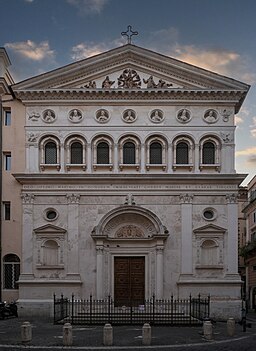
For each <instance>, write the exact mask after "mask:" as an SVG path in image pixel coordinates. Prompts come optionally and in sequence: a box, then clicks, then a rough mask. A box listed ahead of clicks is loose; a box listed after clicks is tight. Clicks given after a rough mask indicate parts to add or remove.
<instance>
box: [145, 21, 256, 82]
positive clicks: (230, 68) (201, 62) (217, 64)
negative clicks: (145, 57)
mask: <svg viewBox="0 0 256 351" xmlns="http://www.w3.org/2000/svg"><path fill="white" fill-rule="evenodd" d="M146 47H151V48H152V50H155V51H160V52H162V53H163V54H165V55H168V56H171V57H174V58H176V59H178V60H181V61H185V62H187V63H190V64H192V65H195V66H198V67H202V68H205V69H207V70H210V71H213V72H216V73H219V74H222V75H225V76H228V77H233V78H235V79H238V80H241V81H243V82H246V83H248V84H254V83H256V72H255V66H254V62H251V59H250V58H249V57H247V56H245V55H243V54H242V55H241V54H240V53H238V52H236V51H234V50H227V49H225V48H213V47H209V46H208V47H200V46H196V45H183V44H182V42H181V39H180V33H179V31H178V29H177V28H174V27H170V28H167V29H162V30H158V31H155V32H152V33H149V35H148V39H147V40H146Z"/></svg>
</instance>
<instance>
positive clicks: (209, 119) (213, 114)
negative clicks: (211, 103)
mask: <svg viewBox="0 0 256 351" xmlns="http://www.w3.org/2000/svg"><path fill="white" fill-rule="evenodd" d="M203 119H204V121H205V122H206V123H210V124H211V123H216V122H217V120H218V112H217V111H215V110H213V109H211V110H207V111H206V112H205V114H204V117H203Z"/></svg>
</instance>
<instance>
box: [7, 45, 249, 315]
mask: <svg viewBox="0 0 256 351" xmlns="http://www.w3.org/2000/svg"><path fill="white" fill-rule="evenodd" d="M248 88H249V87H248V86H247V85H246V84H244V83H241V82H238V81H235V80H233V79H229V78H227V77H223V76H220V75H217V74H215V73H212V72H209V71H205V70H203V69H200V68H197V67H194V66H191V65H188V64H185V63H183V62H180V61H177V60H174V59H171V58H169V57H165V56H162V55H159V54H157V53H155V52H152V51H149V50H145V49H142V48H139V47H136V46H134V45H130V44H128V45H125V46H123V47H120V48H117V49H114V50H111V51H109V52H107V53H103V54H101V55H97V56H95V57H92V58H89V59H86V60H83V61H80V62H79V63H74V64H72V65H68V66H65V67H62V68H60V69H58V70H55V71H52V72H49V73H45V74H43V75H40V76H37V77H34V78H31V79H29V80H26V81H24V82H20V83H18V84H16V85H14V86H13V87H12V89H13V92H14V94H15V96H16V98H17V99H19V101H20V105H21V106H22V107H24V115H23V116H24V117H25V119H26V123H25V149H26V167H25V171H24V172H22V171H21V172H17V173H15V174H14V177H15V179H16V181H17V182H18V183H19V184H21V185H22V192H21V199H22V208H23V210H22V211H23V229H22V233H23V234H22V248H23V249H22V274H21V276H20V279H19V289H20V292H19V294H20V295H19V302H20V305H21V306H22V308H23V311H24V314H25V313H29V314H31V313H38V311H40V313H49V310H47V306H49V309H50V307H51V304H52V296H53V293H56V294H58V295H59V294H60V293H63V294H64V295H65V296H70V295H71V293H74V294H75V295H76V296H77V297H88V296H89V295H90V294H92V295H93V296H95V297H97V298H99V299H100V298H103V297H105V296H107V295H109V294H110V295H112V296H114V297H115V298H117V295H118V294H120V298H122V297H124V296H125V294H126V292H125V290H127V289H126V288H124V286H126V285H125V283H124V282H123V281H122V279H121V280H120V281H122V283H123V284H124V285H122V284H121V283H120V281H119V280H118V279H117V278H116V277H117V271H118V269H117V259H118V258H127V259H128V261H129V258H142V260H141V261H142V262H143V265H144V266H143V274H142V273H141V272H142V271H141V270H140V274H139V275H138V277H140V278H138V279H141V280H140V285H141V286H143V289H140V290H139V288H138V287H137V288H136V289H137V290H136V289H135V290H136V291H135V294H138V295H137V296H140V298H141V297H143V298H149V297H151V296H152V295H153V294H155V295H156V297H157V298H168V297H170V295H171V294H173V295H174V296H177V297H180V298H183V297H188V296H189V294H190V293H191V294H192V295H193V296H196V295H197V294H198V293H199V292H200V293H201V294H202V295H208V294H210V295H211V313H212V316H213V317H215V318H227V317H235V318H239V316H240V312H241V301H240V288H241V280H240V277H239V275H238V263H237V231H238V230H237V228H238V223H237V221H238V219H237V211H238V208H237V194H238V186H239V184H240V183H241V181H242V180H243V179H244V177H245V176H244V175H240V174H236V172H235V168H234V152H235V144H234V133H235V127H234V115H235V113H237V111H238V110H239V108H240V106H241V104H242V102H243V100H244V98H245V96H246V93H247V91H248ZM120 267H121V268H120ZM119 269H123V266H122V263H121V265H120V266H119ZM124 274H126V273H124ZM135 280H136V279H135ZM129 284H130V285H129ZM131 284H132V283H131V282H129V283H128V285H129V288H131V286H132V285H131ZM121 285H122V286H123V290H122V286H121ZM122 294H123V295H122ZM118 296H119V295H118ZM129 298H131V296H129Z"/></svg>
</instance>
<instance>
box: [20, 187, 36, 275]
mask: <svg viewBox="0 0 256 351" xmlns="http://www.w3.org/2000/svg"><path fill="white" fill-rule="evenodd" d="M21 199H22V204H23V222H22V257H21V260H22V264H21V267H22V272H21V276H20V280H22V279H29V278H30V279H31V278H33V277H34V275H33V229H34V228H33V213H34V209H33V207H34V199H35V196H34V194H28V193H22V195H21Z"/></svg>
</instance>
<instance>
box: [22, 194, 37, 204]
mask: <svg viewBox="0 0 256 351" xmlns="http://www.w3.org/2000/svg"><path fill="white" fill-rule="evenodd" d="M20 197H21V199H22V203H23V204H33V203H34V199H35V195H34V194H28V193H22V194H21V196H20Z"/></svg>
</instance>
